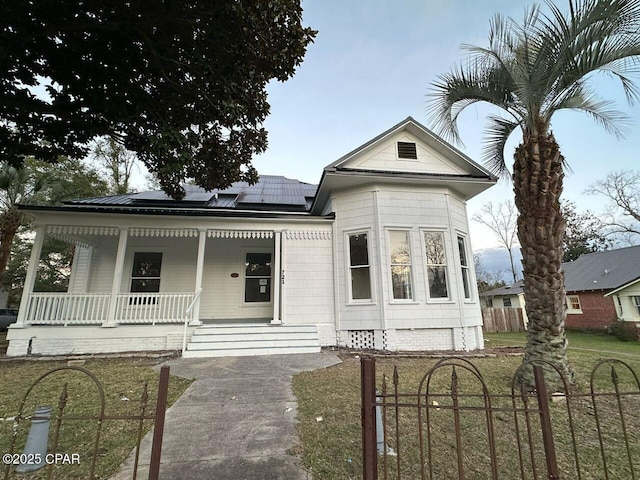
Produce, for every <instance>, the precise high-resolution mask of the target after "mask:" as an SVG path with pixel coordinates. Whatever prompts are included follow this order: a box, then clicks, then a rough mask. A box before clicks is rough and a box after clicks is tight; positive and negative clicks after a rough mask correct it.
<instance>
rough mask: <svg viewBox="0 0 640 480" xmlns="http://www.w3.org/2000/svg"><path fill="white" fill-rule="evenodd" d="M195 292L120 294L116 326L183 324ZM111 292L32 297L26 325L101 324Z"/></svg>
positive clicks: (29, 299) (47, 293) (50, 294)
mask: <svg viewBox="0 0 640 480" xmlns="http://www.w3.org/2000/svg"><path fill="white" fill-rule="evenodd" d="M194 296H195V293H194V292H177V293H120V294H118V295H117V297H116V308H115V319H114V322H115V323H120V324H136V323H145V324H152V325H155V324H156V323H181V322H182V321H183V320H184V315H185V311H186V310H187V307H188V306H189V305H190V304H191V302H192V301H193V299H194ZM110 303H111V294H110V293H66V292H65V293H51V292H46V293H43V292H36V293H32V294H31V295H29V298H28V301H27V306H26V309H27V310H26V313H25V323H27V324H43V325H64V326H67V325H100V324H102V323H105V322H107V321H108V318H107V317H108V312H109V304H110Z"/></svg>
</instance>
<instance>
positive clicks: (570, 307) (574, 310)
mask: <svg viewBox="0 0 640 480" xmlns="http://www.w3.org/2000/svg"><path fill="white" fill-rule="evenodd" d="M572 298H575V299H576V301H577V302H578V308H574V307H573V302H572V301H571V299H572ZM581 313H582V303H581V302H580V297H579V296H578V295H567V314H570V315H579V314H581Z"/></svg>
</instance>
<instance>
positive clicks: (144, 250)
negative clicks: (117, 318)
mask: <svg viewBox="0 0 640 480" xmlns="http://www.w3.org/2000/svg"><path fill="white" fill-rule="evenodd" d="M165 250H166V248H154V247H149V248H144V247H135V248H132V249H131V250H130V251H131V259H130V263H129V270H128V271H129V282H128V286H127V292H126V293H128V294H129V295H131V297H130V298H129V302H128V306H129V307H137V306H143V305H155V304H156V303H157V300H158V299H157V297H156V298H149V300H148V301H147V300H143V301H140V299H138V300H135V299H134V297H133V296H135V295H136V294H140V295H142V296H144V295H147V294H149V295H152V294H154V293H161V292H162V284H163V282H162V272H163V271H164V268H163V265H164V264H165V258H166V255H165V253H166V252H165ZM137 253H159V254H160V255H161V257H160V276H158V277H134V276H133V266H134V265H135V261H136V254H137ZM138 279H150V280H154V279H157V280H158V291H157V292H134V291H133V290H131V288H132V284H133V281H134V280H138Z"/></svg>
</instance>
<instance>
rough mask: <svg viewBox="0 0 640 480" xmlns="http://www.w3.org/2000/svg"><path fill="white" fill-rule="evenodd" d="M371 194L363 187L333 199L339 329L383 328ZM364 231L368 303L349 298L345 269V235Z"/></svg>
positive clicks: (348, 279)
mask: <svg viewBox="0 0 640 480" xmlns="http://www.w3.org/2000/svg"><path fill="white" fill-rule="evenodd" d="M374 203H375V200H374V193H373V191H371V189H368V188H364V189H360V190H357V191H352V192H347V193H342V194H340V193H338V194H337V195H336V196H335V198H334V199H333V205H334V208H335V214H336V220H335V222H336V237H337V238H336V242H335V245H336V252H335V253H336V254H335V265H336V269H337V272H338V275H337V277H338V291H339V296H338V299H337V301H338V302H339V317H340V318H339V321H338V328H339V329H340V330H375V329H380V328H382V316H381V312H380V302H381V301H382V296H381V289H380V285H379V281H378V278H379V271H380V250H379V238H378V232H377V230H376V228H375V226H376V215H375V209H374ZM355 232H358V233H362V232H366V233H367V246H368V249H369V262H370V264H369V265H370V269H369V275H370V280H371V302H367V303H353V302H351V299H350V298H349V285H348V282H350V281H351V274H350V272H349V268H348V261H349V254H348V251H347V235H348V234H349V233H355Z"/></svg>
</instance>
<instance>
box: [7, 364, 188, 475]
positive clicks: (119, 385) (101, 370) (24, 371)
mask: <svg viewBox="0 0 640 480" xmlns="http://www.w3.org/2000/svg"><path fill="white" fill-rule="evenodd" d="M155 363H157V360H152V359H104V360H102V359H101V360H88V361H87V362H86V364H85V365H83V368H86V369H87V370H89V371H90V372H92V373H93V374H94V375H95V376H96V377H97V378H98V380H99V382H100V383H101V384H102V387H103V389H104V394H105V401H106V408H105V413H106V414H107V415H138V414H139V413H140V399H141V395H142V391H143V386H144V384H145V383H148V392H149V398H148V404H147V409H146V412H147V415H149V414H150V415H153V413H154V412H155V405H156V396H157V391H158V380H159V377H160V376H159V373H158V372H156V371H154V370H152V369H151V368H150V367H151V366H152V365H153V364H155ZM64 365H66V363H65V362H50V361H42V362H36V361H29V362H26V361H25V362H3V363H1V364H0V385H2V388H1V389H0V453H8V452H9V448H10V442H11V437H12V434H11V432H12V427H13V424H14V423H13V421H12V417H13V416H14V415H16V414H17V413H18V408H19V406H20V402H21V401H22V398H23V396H24V395H25V393H26V391H27V389H28V388H29V387H30V386H31V384H32V383H33V382H34V381H35V380H36V379H37V378H38V377H39V376H40V375H42V374H44V373H46V372H48V371H49V370H51V369H54V368H56V367H61V366H64ZM65 383H66V384H67V389H66V391H67V400H66V408H65V416H66V415H74V414H75V415H95V414H97V412H98V408H99V398H100V397H99V395H98V393H97V392H98V391H97V389H96V387H95V384H94V383H93V382H92V381H91V380H90V379H89V377H87V376H86V375H84V374H82V373H79V372H69V371H67V370H65V371H61V372H56V373H54V374H52V375H51V376H49V377H47V378H46V379H44V380H43V381H42V382H40V383H39V384H38V385H37V386H36V387H35V388H34V390H33V391H32V392H31V394H30V395H29V399H28V401H27V404H26V408H25V410H24V412H25V414H26V415H32V414H33V411H34V409H35V407H36V406H39V405H50V406H52V407H53V412H52V417H53V416H55V413H56V409H57V408H58V404H59V401H60V396H61V393H62V390H63V385H64V384H65ZM190 383H191V382H190V381H188V380H184V379H182V378H179V377H173V376H172V377H170V380H169V392H168V404H169V405H172V404H173V403H174V402H175V401H176V400H177V399H178V397H180V395H182V393H183V392H184V391H185V390H186V388H187V387H188V386H189V384H190ZM151 422H152V421H151V420H148V421H145V424H144V430H143V432H146V431H148V430H149V429H150V427H151ZM29 425H30V422H29V421H24V422H21V424H20V430H19V436H18V439H19V441H18V446H17V448H16V450H15V451H16V453H22V452H23V448H24V441H25V438H26V434H27V432H28V430H29ZM96 425H97V422H96V421H93V420H88V421H86V420H83V421H74V420H68V421H66V422H64V423H63V424H62V428H61V433H60V439H59V442H58V444H59V447H58V451H59V452H60V453H68V454H74V453H76V454H80V465H71V466H65V467H60V468H58V467H56V468H55V469H54V474H53V478H56V479H61V480H62V479H64V480H67V479H70V480H71V479H85V478H88V476H89V475H88V472H89V465H90V463H91V458H92V452H93V442H94V439H95V432H96V428H95V427H96ZM137 429H138V422H134V421H124V420H105V421H104V423H103V426H102V433H101V436H100V444H99V449H98V459H97V467H96V478H109V477H110V476H111V475H113V474H114V473H115V472H117V470H118V468H119V466H120V464H121V463H122V462H123V461H124V459H125V458H126V457H127V455H128V454H129V452H131V450H132V449H133V448H134V446H135V444H136V440H137V436H138V430H137ZM53 430H54V428H53V422H51V427H50V430H49V438H50V439H49V448H51V446H52V441H53V440H52V435H53ZM43 470H45V469H43ZM43 470H41V471H40V473H39V474H37V475H35V476H30V477H29V478H45V472H44V471H43ZM3 472H4V467H3V466H2V465H0V476H1V475H2V474H3Z"/></svg>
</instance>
